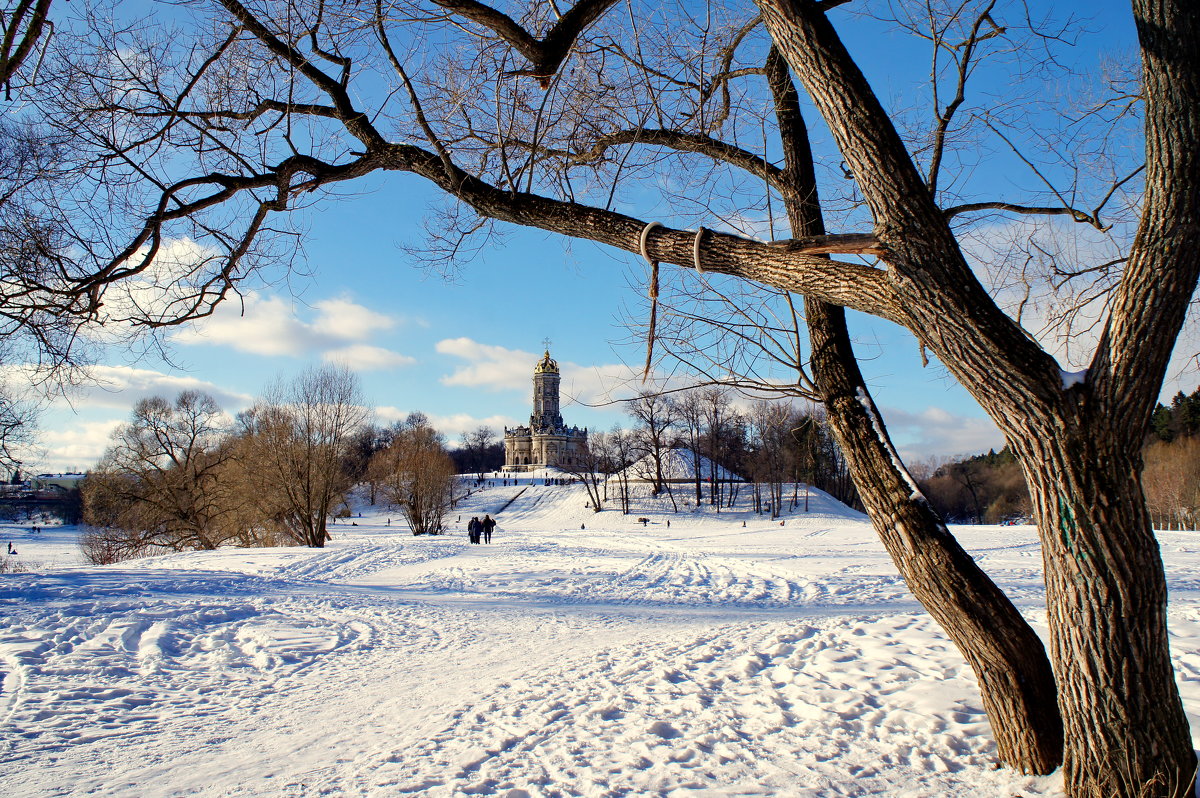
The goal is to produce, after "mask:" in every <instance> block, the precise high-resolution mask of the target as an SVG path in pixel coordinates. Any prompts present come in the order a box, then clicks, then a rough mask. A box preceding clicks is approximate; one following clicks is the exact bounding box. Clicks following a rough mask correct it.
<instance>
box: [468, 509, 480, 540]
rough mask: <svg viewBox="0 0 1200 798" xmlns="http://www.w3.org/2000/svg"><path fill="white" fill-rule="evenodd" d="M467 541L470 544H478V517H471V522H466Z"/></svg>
mask: <svg viewBox="0 0 1200 798" xmlns="http://www.w3.org/2000/svg"><path fill="white" fill-rule="evenodd" d="M467 541H468V542H470V543H478V542H479V516H477V515H475V516H471V520H470V521H468V522H467Z"/></svg>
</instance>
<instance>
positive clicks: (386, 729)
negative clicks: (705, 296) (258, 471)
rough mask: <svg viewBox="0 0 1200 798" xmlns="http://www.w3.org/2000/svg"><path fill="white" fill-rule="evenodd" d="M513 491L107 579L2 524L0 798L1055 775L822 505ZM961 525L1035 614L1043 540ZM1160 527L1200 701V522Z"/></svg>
mask: <svg viewBox="0 0 1200 798" xmlns="http://www.w3.org/2000/svg"><path fill="white" fill-rule="evenodd" d="M496 485H497V487H494V488H489V489H487V490H483V491H481V492H478V493H475V494H474V495H472V496H471V497H469V498H468V499H467V500H466V501H465V502H464V504H463V505H462V506H461V508H460V510H459V511H456V512H455V513H454V514H452V516H451V521H452V522H454V523H453V526H454V530H455V531H454V532H453V534H451V535H447V536H444V537H439V538H414V537H413V536H412V535H410V534H408V532H407V529H406V528H405V527H403V526H402V524H401V523H400V522H399V516H398V513H396V511H395V510H394V509H390V508H386V507H382V506H378V507H368V506H361V507H359V508H357V509H361V510H362V513H363V514H362V517H361V518H357V517H356V518H354V519H352V520H348V521H345V522H339V523H338V524H337V526H335V527H334V528H333V533H334V541H333V543H332V544H331V545H330V546H329V547H328V548H326V549H324V550H308V549H292V548H286V549H225V550H220V551H217V552H209V553H188V554H176V555H168V556H163V557H158V558H153V559H147V560H141V561H136V562H131V563H123V564H119V565H114V566H109V567H91V566H84V565H81V564H78V563H79V562H80V560H79V558H78V553H77V550H76V549H75V548H74V546H73V540H72V539H71V536H72V535H73V534H74V530H72V529H63V528H55V527H50V528H48V529H47V530H45V531H44V532H42V533H41V534H40V535H38V536H34V535H33V534H32V533H30V532H29V531H28V528H27V527H26V526H19V527H13V526H9V527H0V546H3V545H4V543H5V542H7V541H6V540H4V539H3V538H5V537H7V538H8V540H11V541H12V542H13V544H14V545H15V546H16V547H17V549H18V557H17V558H14V559H13V560H10V562H13V561H14V560H15V561H16V562H19V563H25V564H26V565H33V566H35V567H37V568H38V569H39V570H36V571H33V572H28V573H16V574H2V575H0V603H2V606H3V614H2V615H0V675H2V677H3V682H2V688H3V689H2V692H0V754H2V757H3V769H2V770H0V793H2V794H4V795H6V796H62V795H85V794H86V795H95V796H174V795H196V796H250V795H255V796H309V795H330V796H347V795H352V796H414V795H420V796H468V795H497V796H508V797H509V798H522V797H524V796H643V795H646V796H650V795H653V796H684V795H687V796H796V797H799V798H803V797H805V796H807V797H810V798H811V797H815V796H888V798H917V797H918V796H924V797H927V798H935V797H936V798H944V797H945V796H960V795H971V796H979V797H981V798H1011V797H1012V796H1051V795H1057V794H1059V793H1058V790H1059V786H1060V784H1061V780H1060V778H1059V777H1057V776H1050V777H1044V778H1036V777H1028V776H1021V775H1019V774H1015V773H1012V772H1010V771H1008V770H996V769H994V767H993V766H994V764H995V745H994V742H993V740H992V736H991V732H990V729H989V726H988V722H987V719H986V717H985V715H984V714H983V711H982V709H981V706H980V700H979V695H978V692H977V690H976V687H975V682H974V678H973V677H972V675H971V672H970V670H969V668H968V667H967V666H966V664H965V663H964V662H963V659H962V658H961V656H959V654H958V653H957V652H956V650H955V649H954V648H953V646H952V645H950V644H949V643H948V642H947V640H946V638H945V636H944V635H943V634H942V633H941V632H940V630H939V629H938V627H937V626H936V624H934V623H933V622H932V621H931V620H930V619H929V617H928V616H927V615H926V614H925V613H924V612H923V611H922V610H921V609H920V608H919V607H918V606H917V605H916V603H915V602H914V600H913V599H912V597H911V596H910V595H909V593H908V591H907V589H906V588H905V586H904V583H903V581H902V580H901V579H900V577H899V576H898V575H897V573H896V571H895V569H894V567H893V566H892V565H891V563H890V562H889V560H888V558H887V557H886V555H885V554H884V552H883V549H882V547H881V545H880V544H879V542H878V541H877V539H876V538H875V535H874V533H873V532H872V530H871V528H870V525H869V524H868V523H866V521H865V520H864V519H863V517H862V516H860V515H858V514H856V513H853V512H851V511H849V510H847V509H846V508H844V507H842V506H841V505H838V504H837V503H836V502H834V501H833V500H832V499H830V498H829V497H827V496H825V495H824V494H819V493H814V494H813V495H812V496H811V497H810V512H809V513H807V514H805V513H804V512H803V501H804V496H803V490H801V491H800V495H799V501H800V507H799V508H798V509H796V510H794V511H792V510H789V511H788V512H787V514H786V520H785V523H784V524H782V525H781V524H780V523H779V522H771V521H770V520H769V519H768V518H767V517H765V516H756V515H754V514H753V513H750V512H748V511H747V510H745V509H739V510H736V511H732V512H721V513H720V514H719V515H718V514H717V513H715V512H714V511H713V510H712V508H708V507H705V508H704V509H702V510H701V511H700V512H697V511H696V510H695V509H694V508H692V509H682V507H686V502H685V501H684V499H686V497H687V496H688V495H689V488H688V487H687V486H677V487H676V500H677V501H679V502H680V504H681V505H682V507H681V512H680V513H679V514H678V515H676V514H673V513H671V512H670V506H671V505H670V501H669V500H667V499H665V498H664V499H661V500H653V499H650V498H649V497H646V496H644V495H643V496H642V497H641V498H639V499H637V502H636V505H635V508H634V512H633V513H632V514H631V515H630V516H622V515H620V514H619V512H617V511H616V510H615V509H611V508H614V507H615V506H616V505H615V503H611V504H610V505H609V507H610V509H608V510H606V511H605V512H603V513H601V514H599V515H597V514H594V513H592V512H591V511H590V510H589V509H586V508H585V506H584V505H585V504H586V502H587V496H586V494H585V492H584V490H583V488H582V487H579V486H575V487H561V488H555V487H546V486H542V485H521V486H516V487H512V486H509V487H501V486H500V482H499V480H497V482H496ZM522 489H524V492H523V493H521V494H520V496H519V498H517V499H516V501H514V502H513V503H512V504H511V505H510V506H509V507H508V508H507V509H506V510H505V511H504V512H503V513H502V514H500V516H499V522H500V526H499V528H498V530H497V532H496V536H495V538H494V540H493V543H492V545H490V546H486V545H481V546H471V545H468V544H467V542H466V538H465V535H464V534H463V533H462V532H461V530H462V529H463V527H464V526H465V522H466V521H467V520H468V519H469V518H470V516H472V515H480V516H482V514H483V513H484V512H493V513H494V512H495V510H496V509H498V508H499V507H501V506H503V505H504V504H505V503H507V502H508V501H509V500H510V499H512V498H513V497H514V496H515V495H517V494H518V492H520V491H521V490H522ZM638 489H639V491H640V492H641V493H643V494H644V493H645V491H646V486H639V487H638ZM746 491H748V488H743V493H742V496H741V497H740V498H739V505H740V507H742V508H745V507H747V506H748V498H747V496H746ZM639 517H644V518H647V519H649V522H648V523H647V524H646V525H645V526H643V525H642V524H641V523H638V521H637V520H636V519H637V518H639ZM389 518H390V519H391V524H390V526H389V525H388V523H387V522H388V519H389ZM460 518H461V521H460V520H459V519H460ZM668 520H669V521H670V526H669V527H668V526H667V522H668ZM743 522H745V527H743ZM353 524H357V526H354V525H353ZM584 526H586V528H582V527H584ZM955 531H956V532H957V533H958V534H959V535H960V537H961V539H962V540H963V542H964V544H965V545H966V546H967V548H968V549H969V550H970V551H971V552H972V553H973V554H974V555H975V556H976V557H977V558H978V559H979V561H980V563H981V564H982V566H983V567H984V568H985V569H986V570H987V571H988V572H989V573H991V574H992V575H993V577H994V578H996V579H997V580H998V581H999V582H1000V583H1001V584H1002V585H1003V586H1004V588H1005V589H1006V590H1007V591H1008V593H1009V595H1011V596H1012V597H1013V598H1014V600H1015V601H1016V602H1017V603H1018V605H1019V606H1020V607H1021V608H1022V609H1023V610H1024V611H1025V612H1026V613H1027V615H1028V616H1029V618H1030V619H1031V620H1032V621H1033V623H1034V625H1035V627H1037V628H1038V629H1039V631H1043V632H1044V629H1043V627H1042V621H1043V619H1044V612H1043V610H1042V607H1041V602H1042V597H1043V588H1042V584H1041V574H1040V568H1041V558H1040V551H1039V548H1038V545H1037V543H1036V538H1035V536H1034V533H1033V531H1032V530H1031V529H1030V528H1029V527H975V528H957V529H956V530H955ZM1162 540H1163V543H1164V554H1165V558H1166V562H1167V567H1168V571H1169V576H1170V579H1171V583H1172V591H1173V592H1172V609H1171V631H1172V635H1173V637H1172V645H1173V647H1174V654H1175V658H1176V662H1177V665H1178V668H1179V671H1178V675H1179V679H1180V683H1181V686H1182V689H1183V693H1184V699H1185V702H1186V704H1187V707H1188V710H1189V712H1191V713H1193V714H1194V713H1195V712H1197V711H1200V624H1198V621H1200V601H1198V595H1197V592H1196V589H1197V586H1198V585H1200V556H1198V555H1197V551H1200V538H1197V537H1196V536H1195V535H1193V534H1190V533H1164V534H1163V535H1162ZM2 551H3V548H0V552H2Z"/></svg>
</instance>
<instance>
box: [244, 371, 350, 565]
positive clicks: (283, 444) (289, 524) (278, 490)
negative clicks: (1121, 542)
mask: <svg viewBox="0 0 1200 798" xmlns="http://www.w3.org/2000/svg"><path fill="white" fill-rule="evenodd" d="M367 417H368V410H367V408H366V406H365V405H364V402H363V398H362V395H361V391H360V389H359V386H358V379H357V378H356V377H355V376H354V374H353V373H352V372H351V371H350V370H349V369H347V368H345V367H344V366H334V365H327V366H322V367H320V368H310V369H308V370H306V371H304V372H303V373H301V374H300V375H299V376H297V377H296V378H294V379H293V380H291V381H289V382H284V381H279V382H277V383H276V384H275V385H274V386H272V387H271V388H270V389H269V390H268V391H267V393H266V395H265V397H264V398H263V399H262V400H261V401H260V402H259V403H258V404H256V405H255V406H254V407H253V408H251V409H250V410H249V411H247V412H246V413H244V414H243V415H242V425H243V428H244V432H243V437H244V439H245V441H246V444H247V446H248V448H249V450H250V451H251V452H252V454H251V455H249V457H248V460H249V462H251V463H252V465H251V474H250V476H251V478H252V479H253V483H252V484H253V485H254V487H255V496H256V498H257V500H258V501H260V502H261V503H262V511H263V513H264V515H266V516H267V517H270V518H273V519H274V520H275V522H276V523H277V524H278V526H279V528H280V529H281V531H282V532H283V533H284V534H285V535H286V536H287V537H288V538H290V539H291V540H292V541H293V542H294V543H297V544H299V545H302V546H312V547H316V548H321V547H323V546H324V545H325V543H326V541H328V540H329V539H330V538H329V532H328V531H327V529H326V524H327V521H328V518H329V517H330V515H331V514H332V512H333V511H334V509H335V508H336V507H337V506H338V505H339V504H341V503H342V502H343V500H344V495H345V492H346V491H347V490H348V489H349V488H350V487H351V481H350V478H349V476H348V475H347V474H346V472H345V470H344V468H343V466H344V463H345V460H346V455H347V452H348V449H349V446H350V445H351V443H352V441H353V437H354V435H355V433H357V432H358V430H359V429H360V428H361V427H362V425H363V424H364V423H365V422H366V420H367Z"/></svg>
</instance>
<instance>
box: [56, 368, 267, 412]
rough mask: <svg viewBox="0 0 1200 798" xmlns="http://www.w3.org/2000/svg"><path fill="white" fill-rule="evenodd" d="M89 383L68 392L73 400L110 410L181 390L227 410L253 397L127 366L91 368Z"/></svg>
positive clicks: (214, 385) (171, 375) (191, 380)
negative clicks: (196, 393) (209, 398)
mask: <svg viewBox="0 0 1200 798" xmlns="http://www.w3.org/2000/svg"><path fill="white" fill-rule="evenodd" d="M88 376H89V377H91V382H89V383H86V384H84V385H82V386H80V387H79V388H77V389H74V390H72V391H71V398H72V401H73V402H75V403H76V404H79V405H86V406H87V407H89V408H94V407H110V408H115V409H119V410H123V411H128V410H130V409H132V408H133V406H134V405H135V404H136V403H137V402H138V401H139V400H141V399H145V398H146V397H149V396H165V397H167V398H169V399H173V398H174V397H175V396H177V395H178V394H179V393H180V392H181V391H190V390H194V391H203V392H204V393H207V394H210V395H211V396H212V397H213V398H214V399H216V400H217V404H219V405H221V407H223V408H224V409H225V410H226V411H229V412H233V411H236V410H239V409H241V408H243V407H248V406H249V405H250V404H251V403H252V402H253V401H254V398H253V397H252V396H249V395H248V394H243V393H238V392H236V391H229V390H226V389H225V388H222V387H220V386H219V385H217V384H215V383H212V382H208V381H207V380H201V379H197V378H196V377H187V376H179V375H175V374H164V373H162V372H161V371H152V370H150V369H139V368H132V367H130V366H92V367H90V368H89V369H88Z"/></svg>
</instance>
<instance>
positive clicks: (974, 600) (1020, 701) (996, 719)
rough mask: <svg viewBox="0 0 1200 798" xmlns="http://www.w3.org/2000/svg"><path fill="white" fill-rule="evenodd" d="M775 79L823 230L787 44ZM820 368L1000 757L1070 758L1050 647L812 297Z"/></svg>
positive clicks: (808, 305)
mask: <svg viewBox="0 0 1200 798" xmlns="http://www.w3.org/2000/svg"><path fill="white" fill-rule="evenodd" d="M766 72H767V80H768V82H769V84H770V86H771V91H772V94H773V95H774V98H775V115H776V118H777V120H778V123H779V133H780V138H781V140H782V143H783V150H784V162H785V171H786V173H787V176H788V184H789V186H790V187H791V189H792V191H791V193H790V194H789V195H787V196H786V197H785V199H786V203H787V210H788V218H789V221H790V223H791V226H792V232H793V234H795V235H799V236H817V235H822V234H824V232H825V224H824V219H823V216H822V213H821V205H820V198H819V194H818V190H817V182H816V174H815V172H814V169H813V158H812V149H811V146H810V144H809V137H808V130H807V126H806V125H805V123H804V117H803V114H802V112H801V110H800V104H799V96H798V94H797V92H796V88H795V84H794V83H793V82H792V79H791V76H790V75H789V74H788V71H787V65H786V63H785V62H784V59H783V57H782V55H780V53H779V52H778V50H776V49H775V48H772V49H771V52H770V55H769V56H768V58H767V64H766ZM805 315H806V318H807V322H808V332H809V339H810V342H811V346H812V372H813V378H814V380H815V381H816V383H817V388H818V390H819V391H820V392H821V397H822V400H823V401H824V404H825V408H826V411H827V413H828V416H829V423H830V426H831V427H832V428H833V432H834V435H835V437H836V438H837V441H838V444H839V446H841V449H842V452H843V453H844V455H845V457H846V460H847V462H848V464H849V471H850V474H851V478H852V479H853V480H854V484H855V487H856V488H857V489H858V494H859V497H860V498H861V500H862V502H863V505H864V506H865V507H866V509H867V512H868V514H869V515H870V516H871V521H872V523H873V524H874V525H875V530H876V531H877V532H878V533H879V537H880V539H881V540H882V541H883V544H884V547H885V548H886V549H887V551H888V554H889V555H891V558H892V561H893V562H894V563H895V564H896V567H897V568H899V570H900V573H901V574H902V575H903V576H904V580H905V582H906V583H907V584H908V587H909V589H910V590H911V591H912V593H913V595H914V596H916V598H917V600H918V601H920V602H921V604H922V606H924V607H925V608H926V609H927V610H928V611H929V614H930V615H932V616H933V618H934V619H935V620H936V621H937V622H938V623H939V624H940V625H941V627H942V629H944V630H945V632H946V634H947V635H949V636H950V639H951V640H953V641H954V644H955V645H956V646H957V647H958V650H959V651H960V652H962V654H963V656H964V657H965V658H966V660H967V662H969V663H970V665H971V668H972V670H974V672H975V677H976V678H977V679H978V681H979V692H980V696H981V697H982V699H983V704H984V709H986V710H987V714H988V718H989V720H990V721H991V724H992V733H993V734H994V735H995V738H996V747H997V749H998V754H999V756H1000V760H1001V761H1002V762H1004V763H1005V764H1007V765H1009V766H1010V767H1012V768H1015V769H1017V770H1019V771H1021V772H1022V773H1040V774H1044V773H1050V772H1051V771H1053V770H1054V769H1055V768H1057V767H1058V766H1059V765H1060V764H1061V763H1062V751H1063V725H1062V719H1061V717H1060V716H1059V713H1058V706H1057V704H1056V701H1055V697H1056V689H1055V683H1054V672H1053V671H1052V669H1051V667H1050V661H1049V660H1048V659H1047V657H1046V649H1045V646H1043V644H1042V641H1041V639H1040V638H1039V637H1038V636H1037V633H1035V632H1034V631H1033V629H1032V628H1031V627H1030V626H1029V624H1028V623H1027V622H1026V621H1025V619H1024V618H1023V617H1022V616H1021V613H1020V612H1019V611H1018V610H1017V608H1016V607H1015V606H1013V604H1012V602H1010V601H1009V600H1008V597H1007V596H1005V595H1004V593H1003V592H1002V591H1001V590H1000V588H998V587H997V586H996V584H995V583H994V582H992V580H991V579H990V578H989V577H988V576H987V574H985V573H984V572H983V571H982V570H981V569H980V568H979V566H978V565H976V563H975V560H974V559H973V558H972V557H971V556H970V555H969V554H967V553H966V552H965V551H963V549H962V547H961V546H959V545H958V541H957V540H955V539H954V536H953V535H951V534H950V532H949V530H948V529H947V528H946V526H945V524H944V523H943V522H942V519H941V518H939V517H938V515H937V513H936V512H934V510H933V508H932V507H930V506H929V503H928V502H927V501H926V500H925V498H924V497H923V496H921V495H920V492H919V491H918V490H917V487H916V485H915V484H914V483H913V481H912V478H911V477H910V476H909V475H908V473H907V471H905V470H904V465H903V464H902V463H901V462H900V459H899V457H897V456H896V452H895V449H894V448H893V446H892V443H891V440H890V439H889V438H888V435H887V430H886V429H885V427H884V425H883V419H881V418H880V417H879V415H878V413H876V412H875V410H874V406H873V404H872V402H871V398H870V394H869V393H868V392H867V388H866V383H865V381H864V380H863V377H862V373H861V371H860V370H859V368H858V360H857V358H856V357H855V356H854V348H853V345H852V344H851V341H850V333H849V330H848V329H847V328H846V312H845V310H844V309H842V308H839V307H835V306H833V305H829V304H827V303H825V302H821V301H820V300H816V299H812V298H806V299H805Z"/></svg>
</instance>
